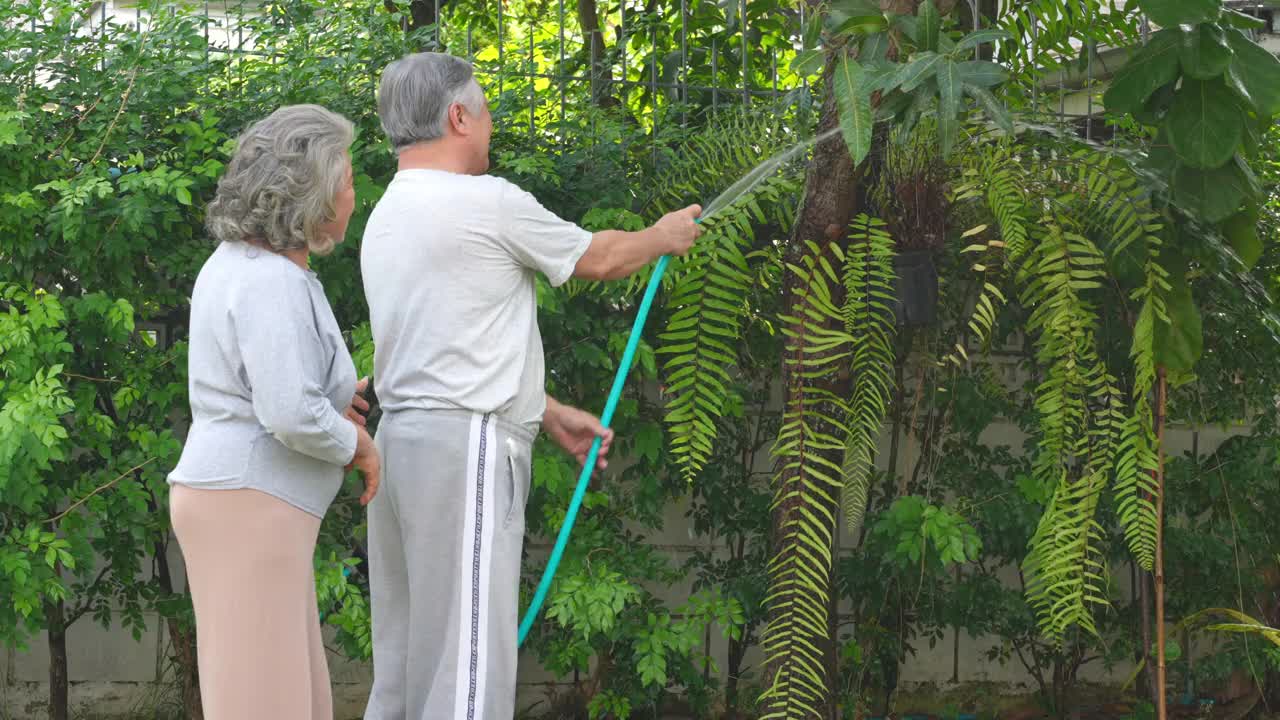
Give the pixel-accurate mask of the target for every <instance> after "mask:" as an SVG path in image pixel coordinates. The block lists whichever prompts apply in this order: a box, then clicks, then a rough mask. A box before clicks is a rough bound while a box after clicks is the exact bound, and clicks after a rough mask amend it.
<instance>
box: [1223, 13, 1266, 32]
mask: <svg viewBox="0 0 1280 720" xmlns="http://www.w3.org/2000/svg"><path fill="white" fill-rule="evenodd" d="M1222 20H1223V22H1225V23H1226V24H1228V25H1230V26H1231V27H1238V28H1241V29H1243V30H1261V29H1263V28H1265V27H1266V26H1267V21H1266V20H1263V19H1262V18H1257V17H1254V16H1252V15H1245V14H1244V13H1242V12H1240V11H1238V10H1228V11H1226V12H1225V13H1223V15H1222Z"/></svg>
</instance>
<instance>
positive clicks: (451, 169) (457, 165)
mask: <svg viewBox="0 0 1280 720" xmlns="http://www.w3.org/2000/svg"><path fill="white" fill-rule="evenodd" d="M399 169H400V170H440V171H443V172H448V173H454V174H455V175H470V174H471V171H470V168H469V167H468V166H467V162H466V161H465V159H464V158H463V157H462V154H461V153H457V152H453V149H452V148H450V147H448V146H447V145H446V144H444V143H442V142H440V141H437V142H432V143H424V144H422V145H414V146H413V147H407V148H405V149H403V150H401V151H400V159H399Z"/></svg>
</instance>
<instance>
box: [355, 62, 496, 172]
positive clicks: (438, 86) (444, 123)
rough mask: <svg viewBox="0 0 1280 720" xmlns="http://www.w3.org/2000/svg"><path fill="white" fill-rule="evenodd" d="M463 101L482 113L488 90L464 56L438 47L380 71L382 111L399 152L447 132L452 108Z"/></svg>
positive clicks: (383, 120)
mask: <svg viewBox="0 0 1280 720" xmlns="http://www.w3.org/2000/svg"><path fill="white" fill-rule="evenodd" d="M455 103H461V104H462V105H463V106H464V107H466V108H467V110H468V111H469V112H471V113H474V114H479V113H480V112H481V111H482V110H483V109H484V103H485V98H484V91H483V90H481V89H480V86H479V84H477V83H476V81H475V70H474V69H473V68H472V66H471V63H469V62H467V61H466V60H463V59H462V58H458V57H454V56H452V55H447V54H445V53H438V52H422V53H414V54H413V55H406V56H404V57H402V58H400V59H399V60H396V61H395V62H393V63H391V64H390V65H388V66H387V67H386V69H385V70H383V71H382V81H381V83H379V87H378V116H379V117H380V118H381V119H382V129H383V131H385V132H386V133H387V138H388V139H389V140H390V141H391V147H393V148H395V150H396V152H397V153H398V152H400V151H401V150H403V149H405V148H407V147H410V146H411V145H416V144H418V143H424V142H430V141H432V140H437V139H439V138H442V137H444V134H445V130H446V129H447V128H448V123H449V107H450V106H451V105H453V104H455Z"/></svg>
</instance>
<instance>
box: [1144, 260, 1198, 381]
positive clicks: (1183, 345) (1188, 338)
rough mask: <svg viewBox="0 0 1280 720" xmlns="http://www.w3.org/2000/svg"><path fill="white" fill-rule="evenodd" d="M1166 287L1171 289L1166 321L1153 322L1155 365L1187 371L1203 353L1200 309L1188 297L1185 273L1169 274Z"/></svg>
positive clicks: (1166, 307) (1191, 298)
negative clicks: (1168, 286) (1154, 323)
mask: <svg viewBox="0 0 1280 720" xmlns="http://www.w3.org/2000/svg"><path fill="white" fill-rule="evenodd" d="M1169 284H1170V285H1171V286H1172V287H1171V288H1170V290H1169V294H1168V295H1167V296H1166V297H1165V310H1166V311H1167V312H1168V314H1169V322H1167V323H1166V322H1164V321H1163V320H1159V319H1157V320H1156V329H1155V355H1156V363H1158V364H1160V365H1163V366H1165V367H1166V368H1168V369H1169V370H1171V371H1173V372H1190V371H1191V370H1192V369H1193V368H1194V367H1195V365H1196V361H1197V360H1199V359H1200V354H1201V353H1202V352H1203V351H1204V333H1203V329H1202V325H1201V319H1200V310H1199V309H1198V308H1197V307H1196V301H1195V299H1194V298H1193V297H1192V296H1191V286H1190V285H1188V284H1187V279H1186V275H1185V273H1183V272H1173V273H1171V274H1170V277H1169Z"/></svg>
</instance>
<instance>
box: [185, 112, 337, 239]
mask: <svg viewBox="0 0 1280 720" xmlns="http://www.w3.org/2000/svg"><path fill="white" fill-rule="evenodd" d="M354 140H355V126H354V125H352V123H351V121H350V120H347V119H346V118H344V117H342V116H341V115H339V114H337V113H334V112H331V111H329V110H326V109H325V108H322V107H320V106H319V105H288V106H285V107H282V108H280V109H279V110H276V111H275V112H273V113H271V114H270V115H268V116H267V117H265V118H263V119H262V120H259V121H258V122H256V123H254V124H253V125H250V126H249V128H248V129H247V130H245V131H244V132H243V133H242V134H241V135H240V137H239V138H238V139H237V141H236V151H235V154H234V155H233V156H232V158H231V162H230V163H229V164H228V165H227V169H226V172H224V173H223V175H222V178H221V179H220V180H218V192H217V194H216V195H215V196H214V198H213V202H211V203H209V207H208V208H207V210H206V211H205V225H206V227H208V229H209V233H210V234H211V235H212V236H213V237H214V238H215V239H217V240H220V241H222V242H242V241H246V240H254V241H257V242H261V243H264V244H265V245H267V246H268V247H270V248H271V249H272V250H275V251H276V252H282V251H285V250H297V249H300V248H309V249H310V250H311V252H314V253H316V254H317V255H324V254H327V253H329V252H330V251H332V250H333V246H334V245H335V244H336V243H337V242H338V241H339V240H341V238H335V237H330V236H329V235H328V234H327V233H325V232H324V231H323V230H322V227H323V226H324V225H325V224H326V223H329V222H333V220H334V219H336V216H337V213H336V210H335V208H334V204H333V200H334V196H335V195H337V193H338V191H339V190H340V189H341V188H342V184H343V183H344V182H345V181H346V168H347V156H346V153H347V150H348V148H350V147H351V143H352V142H353V141H354Z"/></svg>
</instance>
